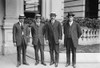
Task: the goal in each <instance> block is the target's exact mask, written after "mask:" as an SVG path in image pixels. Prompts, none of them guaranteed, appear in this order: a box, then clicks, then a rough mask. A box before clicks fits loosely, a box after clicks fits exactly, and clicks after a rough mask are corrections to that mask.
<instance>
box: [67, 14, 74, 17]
mask: <svg viewBox="0 0 100 68" xmlns="http://www.w3.org/2000/svg"><path fill="white" fill-rule="evenodd" d="M69 16H73V17H74V16H75V15H74V14H72V15H67V17H69Z"/></svg>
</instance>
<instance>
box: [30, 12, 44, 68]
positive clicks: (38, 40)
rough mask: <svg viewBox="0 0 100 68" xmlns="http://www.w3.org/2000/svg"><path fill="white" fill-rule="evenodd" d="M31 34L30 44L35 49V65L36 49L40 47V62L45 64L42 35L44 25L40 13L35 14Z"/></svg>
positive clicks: (37, 62)
mask: <svg viewBox="0 0 100 68" xmlns="http://www.w3.org/2000/svg"><path fill="white" fill-rule="evenodd" d="M31 34H32V44H33V45H34V50H35V60H36V63H35V65H37V64H39V55H38V51H39V49H40V53H41V64H42V65H44V66H46V64H45V63H44V35H45V25H44V24H43V23H42V22H41V15H40V14H36V19H35V21H34V23H32V24H31Z"/></svg>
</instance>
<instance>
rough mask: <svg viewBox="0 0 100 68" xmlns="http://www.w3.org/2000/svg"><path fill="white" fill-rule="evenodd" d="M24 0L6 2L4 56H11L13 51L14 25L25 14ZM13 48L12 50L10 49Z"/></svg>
mask: <svg viewBox="0 0 100 68" xmlns="http://www.w3.org/2000/svg"><path fill="white" fill-rule="evenodd" d="M23 2H24V1H23V0H6V1H5V5H6V6H5V20H4V25H3V29H4V31H3V40H4V41H3V47H2V54H9V53H12V52H13V51H12V50H13V48H12V47H13V42H12V41H13V36H12V27H13V24H15V23H17V22H18V17H19V14H23V13H24V5H23ZM10 48H12V49H10Z"/></svg>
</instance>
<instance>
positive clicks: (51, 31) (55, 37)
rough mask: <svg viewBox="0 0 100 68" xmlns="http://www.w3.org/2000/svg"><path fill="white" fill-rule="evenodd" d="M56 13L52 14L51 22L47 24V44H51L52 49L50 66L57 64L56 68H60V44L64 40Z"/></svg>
mask: <svg viewBox="0 0 100 68" xmlns="http://www.w3.org/2000/svg"><path fill="white" fill-rule="evenodd" d="M55 18H56V14H55V12H52V13H51V14H50V21H49V22H48V23H47V24H46V29H47V37H46V39H47V40H48V41H47V40H46V42H49V49H50V57H51V61H50V65H52V64H54V63H55V67H57V66H58V62H59V43H60V42H61V39H62V26H61V24H60V22H58V21H57V20H56V19H55Z"/></svg>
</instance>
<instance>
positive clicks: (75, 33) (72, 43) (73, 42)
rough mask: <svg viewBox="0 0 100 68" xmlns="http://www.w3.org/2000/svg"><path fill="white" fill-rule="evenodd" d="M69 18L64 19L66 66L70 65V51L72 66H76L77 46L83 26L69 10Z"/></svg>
mask: <svg viewBox="0 0 100 68" xmlns="http://www.w3.org/2000/svg"><path fill="white" fill-rule="evenodd" d="M67 18H68V20H67V21H64V24H63V30H64V45H65V47H66V58H67V62H66V67H67V66H69V65H70V52H72V66H73V68H75V67H76V48H77V46H78V39H79V37H80V36H81V34H82V32H81V28H80V26H79V24H78V23H77V22H75V21H74V14H73V13H71V12H69V13H68V15H67Z"/></svg>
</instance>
